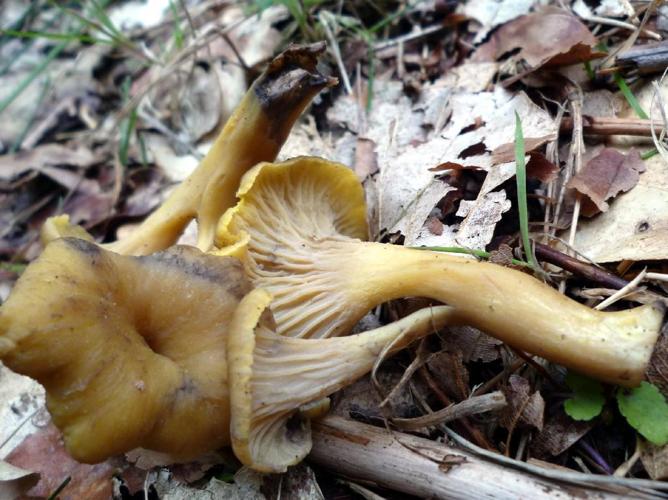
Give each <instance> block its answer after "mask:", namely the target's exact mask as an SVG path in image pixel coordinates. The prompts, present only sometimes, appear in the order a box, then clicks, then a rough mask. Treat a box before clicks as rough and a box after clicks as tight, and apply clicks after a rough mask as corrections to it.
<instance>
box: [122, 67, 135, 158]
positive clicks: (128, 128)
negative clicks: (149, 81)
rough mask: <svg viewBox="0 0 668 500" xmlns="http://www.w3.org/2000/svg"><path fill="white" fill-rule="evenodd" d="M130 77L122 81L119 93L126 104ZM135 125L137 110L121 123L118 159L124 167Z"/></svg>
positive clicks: (133, 110)
mask: <svg viewBox="0 0 668 500" xmlns="http://www.w3.org/2000/svg"><path fill="white" fill-rule="evenodd" d="M131 83H132V82H131V80H130V77H127V78H126V79H125V80H123V85H122V87H121V93H122V95H123V101H125V102H127V101H128V100H130V86H131ZM136 123H137V109H136V108H133V109H132V111H131V112H130V115H129V116H128V117H127V118H126V119H124V120H123V121H122V122H121V127H120V130H121V138H120V141H119V144H118V159H119V160H120V162H121V164H122V165H123V166H124V167H127V165H128V149H129V148H130V138H131V137H132V132H133V131H134V129H135V125H136Z"/></svg>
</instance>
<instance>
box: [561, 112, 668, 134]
mask: <svg viewBox="0 0 668 500" xmlns="http://www.w3.org/2000/svg"><path fill="white" fill-rule="evenodd" d="M653 122H654V127H655V129H659V130H662V129H663V127H664V123H663V121H662V120H654V121H653ZM582 128H583V132H584V133H585V134H586V135H633V136H639V137H652V120H643V119H642V118H610V117H593V116H583V117H582ZM559 130H560V131H561V132H564V133H566V132H570V131H572V130H573V118H571V117H569V116H567V117H565V118H564V119H563V120H562V121H561V126H560V127H559Z"/></svg>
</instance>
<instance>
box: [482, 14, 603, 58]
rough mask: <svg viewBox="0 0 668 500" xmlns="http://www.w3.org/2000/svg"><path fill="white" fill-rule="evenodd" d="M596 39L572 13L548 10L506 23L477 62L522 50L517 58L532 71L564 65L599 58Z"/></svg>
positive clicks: (483, 46)
mask: <svg viewBox="0 0 668 500" xmlns="http://www.w3.org/2000/svg"><path fill="white" fill-rule="evenodd" d="M595 44H596V37H595V36H594V35H592V33H591V32H590V31H589V28H587V26H585V25H584V24H583V23H582V22H581V21H580V20H579V19H578V18H577V17H575V16H574V15H572V14H571V13H570V12H568V11H566V10H564V9H560V8H557V7H546V8H544V9H542V10H540V11H538V12H534V13H533V14H528V15H525V16H522V17H518V18H516V19H514V20H513V21H510V22H509V23H507V24H504V25H503V26H501V28H499V30H498V31H496V32H495V33H494V34H493V35H492V37H491V39H490V40H489V41H488V42H487V43H485V44H483V45H481V46H480V47H479V48H478V50H477V51H476V52H475V53H474V54H473V56H472V58H471V60H472V61H473V62H484V61H496V60H497V59H498V58H500V57H501V56H503V55H504V54H506V53H508V52H511V51H513V50H517V49H519V52H518V53H517V54H516V55H515V56H513V57H514V58H515V59H517V60H519V59H523V60H524V61H526V62H527V64H528V65H529V66H530V68H531V70H535V69H538V68H539V67H541V66H561V65H569V64H575V63H578V62H585V61H589V60H591V59H595V58H597V57H599V54H598V53H597V52H595V51H594V50H593V47H594V45H595Z"/></svg>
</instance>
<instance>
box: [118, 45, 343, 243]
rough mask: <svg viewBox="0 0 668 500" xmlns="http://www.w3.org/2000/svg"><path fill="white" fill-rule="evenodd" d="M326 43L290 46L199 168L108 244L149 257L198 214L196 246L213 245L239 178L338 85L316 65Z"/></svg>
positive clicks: (267, 157) (269, 157)
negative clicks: (124, 234)
mask: <svg viewBox="0 0 668 500" xmlns="http://www.w3.org/2000/svg"><path fill="white" fill-rule="evenodd" d="M324 50H325V44H324V42H320V43H315V44H311V45H303V46H292V47H290V48H288V49H287V50H286V51H284V52H283V53H281V54H280V55H278V56H277V57H276V58H275V59H274V60H273V61H272V62H271V63H270V64H269V66H268V67H267V69H266V70H265V71H264V73H262V75H260V77H259V78H258V79H257V80H256V81H255V82H254V83H253V85H252V86H251V88H250V89H249V90H248V92H247V93H246V95H245V96H244V98H243V99H242V101H241V103H239V105H238V106H237V108H236V109H235V111H234V113H233V114H232V116H231V117H230V118H229V119H228V120H227V123H226V124H225V126H224V127H223V129H222V131H221V132H220V134H219V135H218V138H217V139H216V141H215V142H214V143H213V145H212V146H211V149H210V150H209V152H208V153H207V155H206V156H205V157H204V159H203V160H202V161H201V163H200V164H199V166H198V167H197V168H196V169H195V171H194V172H193V173H192V174H191V175H190V176H189V177H188V178H187V179H186V180H185V181H183V182H182V183H181V184H180V185H179V186H178V187H177V188H176V189H175V190H174V191H173V192H172V193H171V194H170V196H169V197H168V198H167V200H166V201H165V202H164V203H163V204H162V205H161V206H160V207H159V208H158V209H157V210H156V211H155V212H153V214H151V215H150V216H149V217H148V218H147V219H146V220H145V221H144V222H143V223H142V224H141V225H140V226H139V227H138V228H137V229H136V230H135V231H133V232H132V233H131V234H130V235H129V236H128V237H127V238H124V239H122V240H119V241H116V242H114V243H111V244H109V245H107V248H109V249H110V250H113V251H115V252H117V253H121V254H131V255H148V254H150V253H153V252H156V251H160V250H164V249H165V248H167V247H169V246H170V245H173V244H174V243H175V242H176V241H177V239H178V237H179V236H180V235H181V233H182V232H183V230H184V229H185V227H186V226H187V224H188V223H189V222H190V221H191V220H192V219H194V218H196V219H197V222H198V224H199V228H198V240H197V246H198V248H200V249H201V250H207V249H208V248H209V247H210V246H211V244H212V243H213V236H214V231H215V226H216V223H217V221H218V219H219V218H220V216H221V214H222V213H223V212H224V211H225V210H226V209H227V208H229V207H231V206H232V205H233V204H234V202H235V191H236V190H237V187H238V185H239V180H240V178H241V176H242V175H243V174H244V172H246V171H247V170H248V169H249V168H251V167H252V166H253V165H255V164H256V163H258V162H261V161H273V160H274V159H275V158H276V155H277V154H278V152H279V151H280V149H281V147H282V145H283V143H284V142H285V140H286V138H287V136H288V134H289V132H290V130H291V128H292V126H293V124H294V123H295V121H296V120H297V118H298V117H299V115H300V114H301V113H302V111H303V110H304V109H305V107H306V106H307V105H308V103H309V102H310V101H311V99H312V98H313V97H314V96H315V95H316V94H317V93H318V92H319V91H320V90H322V89H323V88H325V87H328V86H332V85H334V84H336V79H335V78H330V77H325V76H323V75H321V74H320V73H318V71H317V69H316V63H317V59H318V57H319V55H320V54H322V53H323V52H324Z"/></svg>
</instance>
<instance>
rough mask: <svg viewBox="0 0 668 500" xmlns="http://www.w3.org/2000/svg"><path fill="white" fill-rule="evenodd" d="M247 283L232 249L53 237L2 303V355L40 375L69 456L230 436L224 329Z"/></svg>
mask: <svg viewBox="0 0 668 500" xmlns="http://www.w3.org/2000/svg"><path fill="white" fill-rule="evenodd" d="M249 289H250V285H249V283H248V281H247V279H246V278H245V275H244V273H243V269H242V266H241V265H240V264H239V262H238V261H237V260H236V259H231V258H220V257H213V256H209V255H206V254H203V253H201V252H199V251H198V250H196V249H193V248H189V247H176V248H172V249H170V250H168V251H165V252H162V253H159V254H154V255H151V256H147V257H128V256H121V255H118V254H115V253H112V252H109V251H106V250H104V249H102V248H100V247H99V246H98V245H96V244H94V243H91V242H89V241H85V240H81V239H76V238H64V239H58V240H55V241H53V242H52V243H51V244H49V245H48V246H47V248H46V249H45V250H44V252H43V253H42V255H41V256H40V257H39V258H38V259H37V260H36V261H35V262H34V263H32V264H31V265H30V266H28V268H27V269H26V271H25V272H24V274H23V275H22V276H21V278H20V279H19V281H18V282H17V284H16V286H15V288H14V290H13V292H12V294H11V295H10V297H9V299H8V300H7V302H6V303H5V304H3V306H2V308H0V358H2V360H3V361H4V362H5V363H6V364H7V366H9V367H10V368H11V369H13V370H15V371H17V372H19V373H22V374H25V375H28V376H30V377H32V378H34V379H36V380H37V381H39V382H40V383H41V384H42V385H44V387H45V388H46V393H47V406H48V408H49V411H50V413H51V415H52V416H53V420H54V423H55V424H56V425H57V426H58V427H59V428H60V429H61V430H62V431H63V435H64V439H65V444H66V447H67V449H68V451H69V452H70V454H71V455H72V456H73V457H74V458H76V459H77V460H79V461H82V462H98V461H101V460H104V459H105V458H107V457H109V456H111V455H114V454H118V453H121V452H125V451H129V450H130V449H133V448H136V447H143V448H147V449H153V450H157V451H163V452H167V453H170V454H172V455H175V456H177V457H183V458H188V457H193V456H196V455H197V454H199V453H201V452H203V451H208V450H212V449H216V448H218V447H220V446H223V445H225V444H227V443H228V442H229V441H228V440H229V435H228V432H227V429H228V426H229V406H228V393H227V387H228V386H227V365H226V361H227V357H226V351H225V336H226V334H227V326H228V323H229V321H230V320H231V318H232V314H233V311H234V309H235V308H236V306H237V304H238V302H239V300H240V299H241V297H243V296H244V295H245V294H246V293H247V292H248V291H249Z"/></svg>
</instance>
